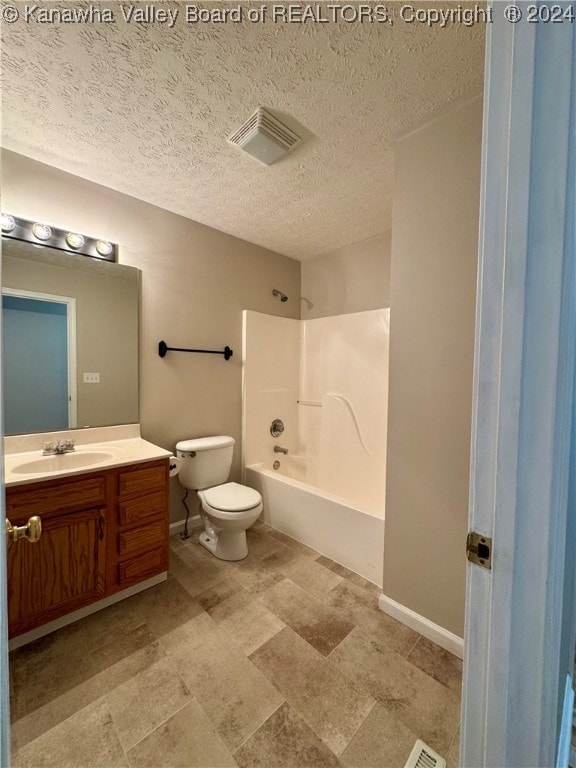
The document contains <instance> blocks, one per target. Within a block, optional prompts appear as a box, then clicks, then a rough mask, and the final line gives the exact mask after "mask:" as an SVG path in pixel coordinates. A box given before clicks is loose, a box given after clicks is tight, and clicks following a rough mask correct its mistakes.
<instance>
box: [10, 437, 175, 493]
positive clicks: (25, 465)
mask: <svg viewBox="0 0 576 768" xmlns="http://www.w3.org/2000/svg"><path fill="white" fill-rule="evenodd" d="M66 438H71V439H73V440H75V442H76V450H75V451H73V452H71V453H65V454H62V455H57V456H43V455H42V447H43V444H44V443H45V442H48V441H56V440H64V439H66ZM4 450H5V456H4V482H5V484H6V486H7V487H11V486H15V485H23V484H25V483H39V482H41V481H42V480H52V479H55V478H59V477H69V476H74V475H81V474H85V473H86V472H97V471H99V470H101V469H110V468H112V467H121V466H124V465H126V464H138V463H141V462H145V461H153V460H154V459H163V458H167V457H168V456H171V455H172V454H171V453H170V451H167V450H166V449H164V448H160V447H159V446H157V445H154V444H153V443H149V442H148V441H147V440H143V439H142V438H141V437H140V427H139V425H137V424H133V425H128V426H122V427H99V428H94V429H83V430H68V431H65V432H46V433H42V434H36V435H18V436H14V437H6V438H4Z"/></svg>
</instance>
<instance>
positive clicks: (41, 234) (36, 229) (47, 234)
mask: <svg viewBox="0 0 576 768" xmlns="http://www.w3.org/2000/svg"><path fill="white" fill-rule="evenodd" d="M32 234H33V235H34V237H35V238H36V239H37V240H42V242H44V241H46V240H50V238H51V237H52V228H51V227H49V226H48V224H38V223H36V224H32Z"/></svg>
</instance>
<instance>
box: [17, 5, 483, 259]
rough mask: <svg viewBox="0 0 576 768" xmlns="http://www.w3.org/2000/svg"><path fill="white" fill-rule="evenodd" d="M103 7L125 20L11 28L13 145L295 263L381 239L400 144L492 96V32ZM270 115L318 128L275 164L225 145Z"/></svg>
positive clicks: (309, 128) (387, 220) (20, 24)
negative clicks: (256, 115)
mask: <svg viewBox="0 0 576 768" xmlns="http://www.w3.org/2000/svg"><path fill="white" fill-rule="evenodd" d="M16 5H17V6H19V7H20V8H22V9H23V8H24V4H23V3H16ZM77 5H78V4H76V6H77ZM93 5H98V7H100V8H104V7H108V8H110V9H112V10H113V11H114V15H115V19H116V23H115V24H97V23H96V24H61V25H58V24H42V23H38V22H29V23H25V22H24V21H23V19H22V18H21V19H20V21H18V22H17V23H14V24H10V25H9V24H3V29H2V34H3V57H2V74H3V97H2V98H3V104H2V118H3V145H4V146H5V147H7V148H8V149H11V150H14V151H15V152H19V153H21V154H24V155H28V156H30V157H32V158H35V159H37V160H40V161H43V162H45V163H48V164H50V165H53V166H56V167H57V168H61V169H63V170H66V171H69V172H71V173H74V174H77V175H79V176H82V177H84V178H87V179H90V180H92V181H95V182H98V183H100V184H104V185H106V186H108V187H112V188H113V189H116V190H119V191H121V192H124V193H126V194H129V195H132V196H134V197H137V198H140V199H141V200H146V201H148V202H151V203H154V204H155V205H158V206H160V207H162V208H166V209H168V210H170V211H174V212H176V213H179V214H181V215H183V216H187V217H189V218H191V219H194V220H196V221H200V222H202V223H204V224H207V225H209V226H211V227H215V228H216V229H220V230H223V231H225V232H228V233H230V234H233V235H236V236H238V237H241V238H244V239H246V240H249V241H251V242H254V243H258V244H260V245H263V246H266V247H267V248H270V249H272V250H275V251H279V252H280V253H284V254H287V255H288V256H292V257H293V258H297V259H305V258H309V257H311V256H315V255H318V254H321V253H325V252H327V251H330V250H332V249H334V248H338V247H340V246H343V245H346V244H349V243H352V242H355V241H358V240H364V239H366V238H369V237H372V236H374V235H377V234H379V233H381V232H383V231H385V230H387V229H388V228H389V227H390V221H391V210H392V179H393V158H392V142H393V140H394V139H395V138H397V137H398V136H400V135H402V134H403V133H405V132H407V131H408V130H410V129H411V128H413V127H414V126H415V125H418V124H420V123H422V122H423V121H424V120H425V119H426V118H427V116H430V115H432V114H433V113H434V112H436V111H437V110H439V109H442V108H443V107H445V106H447V105H449V104H450V103H451V102H454V101H457V100H461V99H463V98H466V97H467V96H471V95H475V94H477V93H479V92H480V91H481V88H482V70H483V46H484V28H483V26H482V25H476V26H474V27H465V26H463V25H452V26H449V27H447V28H446V29H441V28H438V27H436V28H429V27H426V26H423V25H419V24H406V23H403V22H401V21H399V20H398V19H396V20H395V23H394V24H393V25H392V26H390V25H388V24H368V23H364V24H360V23H356V24H348V23H344V22H340V23H322V24H320V23H316V24H312V23H306V24H297V23H293V24H287V23H272V22H271V21H267V22H266V23H264V24H257V23H250V22H248V21H244V22H242V23H240V24H232V23H226V24H216V23H203V24H197V25H188V24H187V23H186V21H185V19H184V17H183V14H184V9H183V7H182V6H183V4H178V3H157V4H156V7H157V8H158V7H162V8H164V9H174V8H176V7H177V6H178V7H179V9H180V12H181V16H180V18H179V19H178V21H177V22H176V23H175V25H174V27H173V28H172V29H169V28H167V27H166V26H165V25H159V24H155V25H144V24H136V23H134V22H132V23H125V22H124V20H123V17H122V13H121V8H120V4H102V5H99V4H94V3H93ZM125 5H126V6H127V4H125ZM226 5H228V6H229V7H237V6H238V5H239V3H228V4H226V3H224V2H222V3H212V4H211V6H210V7H211V8H223V7H226ZM241 5H242V7H243V10H244V11H246V10H247V8H248V7H249V5H248V4H246V3H242V4H241ZM251 5H252V6H253V7H260V6H261V3H260V2H258V3H256V4H251ZM436 5H438V4H436ZM45 7H50V8H58V7H60V8H63V7H66V8H73V7H75V4H74V3H72V2H67V3H64V4H61V3H55V2H51V3H46V4H45ZM398 7H399V6H398V5H396V6H395V7H394V10H395V11H396V10H397V9H398ZM260 105H261V106H264V107H267V108H269V109H270V110H271V111H272V112H273V113H274V114H276V116H279V117H281V116H282V115H285V114H287V115H290V116H292V117H293V118H294V119H295V120H296V121H297V123H299V124H301V125H302V126H305V128H306V129H307V131H308V132H309V134H308V138H307V140H306V142H305V143H304V144H302V145H301V146H300V147H299V148H298V149H297V150H295V151H294V152H293V153H292V154H291V155H289V156H288V157H287V158H286V159H284V160H282V161H280V162H279V163H277V164H276V165H273V166H270V167H266V166H263V165H260V164H259V163H258V162H256V161H255V160H253V159H252V158H250V157H249V156H248V155H246V154H244V153H242V152H240V151H238V150H237V149H235V148H233V147H231V146H230V145H228V144H227V143H226V139H227V137H228V136H229V135H230V134H231V133H232V132H233V131H234V130H235V129H236V128H237V127H238V126H239V125H240V124H241V123H242V122H243V121H244V120H245V119H246V118H247V117H248V116H249V115H250V114H251V113H252V112H253V111H254V109H255V108H256V107H258V106H260ZM291 125H293V124H291Z"/></svg>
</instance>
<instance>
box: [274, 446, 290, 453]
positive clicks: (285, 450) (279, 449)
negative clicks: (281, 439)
mask: <svg viewBox="0 0 576 768" xmlns="http://www.w3.org/2000/svg"><path fill="white" fill-rule="evenodd" d="M274 453H283V454H287V453H288V448H282V446H281V445H275V446H274Z"/></svg>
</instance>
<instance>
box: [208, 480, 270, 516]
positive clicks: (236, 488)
mask: <svg viewBox="0 0 576 768" xmlns="http://www.w3.org/2000/svg"><path fill="white" fill-rule="evenodd" d="M198 496H199V497H200V499H201V500H202V504H203V506H207V507H209V508H210V509H211V510H214V511H215V512H216V513H224V515H223V516H224V517H227V516H228V515H230V516H234V515H236V514H238V513H240V512H250V511H255V509H256V507H258V506H260V505H261V504H262V496H261V495H260V494H259V493H258V491H256V490H254V488H248V487H247V486H245V485H240V483H224V484H223V485H215V486H214V487H213V488H206V489H205V490H203V491H198Z"/></svg>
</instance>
